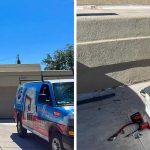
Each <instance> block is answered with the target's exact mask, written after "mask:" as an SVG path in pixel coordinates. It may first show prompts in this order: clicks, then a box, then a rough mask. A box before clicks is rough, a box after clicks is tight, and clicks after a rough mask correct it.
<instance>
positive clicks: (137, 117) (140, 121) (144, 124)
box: [108, 112, 150, 141]
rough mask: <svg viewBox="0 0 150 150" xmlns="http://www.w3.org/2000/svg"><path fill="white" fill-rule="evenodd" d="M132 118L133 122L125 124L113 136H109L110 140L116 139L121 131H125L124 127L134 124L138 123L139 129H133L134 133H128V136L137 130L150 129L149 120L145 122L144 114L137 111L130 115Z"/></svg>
mask: <svg viewBox="0 0 150 150" xmlns="http://www.w3.org/2000/svg"><path fill="white" fill-rule="evenodd" d="M130 119H131V121H132V122H130V123H127V124H125V125H124V126H122V127H121V128H120V129H119V130H118V131H117V132H116V133H115V134H113V135H112V136H111V137H109V138H108V141H113V140H115V139H116V137H117V136H118V135H119V134H120V133H124V130H123V129H124V128H126V127H127V126H130V125H133V124H137V125H138V129H136V130H135V131H133V132H132V133H130V134H128V135H126V137H128V136H130V135H131V134H133V133H134V132H136V131H141V130H144V129H150V125H149V123H148V122H144V119H143V116H142V115H141V114H140V113H139V112H137V113H135V114H133V115H131V116H130Z"/></svg>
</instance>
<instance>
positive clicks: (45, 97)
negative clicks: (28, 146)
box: [36, 84, 52, 137]
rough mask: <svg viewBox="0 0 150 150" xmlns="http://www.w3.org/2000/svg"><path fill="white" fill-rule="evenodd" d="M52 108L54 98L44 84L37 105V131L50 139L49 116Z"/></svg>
mask: <svg viewBox="0 0 150 150" xmlns="http://www.w3.org/2000/svg"><path fill="white" fill-rule="evenodd" d="M51 108H52V98H51V94H50V89H49V85H48V84H43V85H42V86H41V89H40V93H39V96H38V104H37V114H38V120H36V131H37V132H39V133H40V134H42V135H43V136H45V137H48V127H49V123H50V121H48V119H47V116H48V113H49V111H50V110H51Z"/></svg>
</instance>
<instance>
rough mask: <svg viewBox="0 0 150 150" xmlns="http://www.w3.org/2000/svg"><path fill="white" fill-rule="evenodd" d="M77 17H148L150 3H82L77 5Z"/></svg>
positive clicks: (149, 15) (149, 14)
mask: <svg viewBox="0 0 150 150" xmlns="http://www.w3.org/2000/svg"><path fill="white" fill-rule="evenodd" d="M77 14H78V15H77V16H78V19H83V18H85V19H95V18H97V19H101V20H103V19H111V18H112V19H114V18H116V19H120V18H139V17H140V18H149V17H150V5H147V6H146V5H144V6H143V5H141V6H140V5H139V6H133V5H122V6H119V5H116V6H114V5H112V6H111V5H108V6H107V5H104V6H103V5H101V6H92V5H83V6H78V7H77Z"/></svg>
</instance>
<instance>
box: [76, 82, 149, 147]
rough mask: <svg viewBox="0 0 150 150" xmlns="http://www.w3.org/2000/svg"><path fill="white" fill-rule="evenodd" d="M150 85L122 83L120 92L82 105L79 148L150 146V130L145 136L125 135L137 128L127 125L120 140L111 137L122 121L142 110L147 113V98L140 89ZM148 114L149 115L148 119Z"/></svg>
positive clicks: (143, 133) (78, 113) (122, 123)
mask: <svg viewBox="0 0 150 150" xmlns="http://www.w3.org/2000/svg"><path fill="white" fill-rule="evenodd" d="M147 86H150V82H145V83H139V84H135V85H131V86H129V87H118V88H117V89H115V90H114V92H115V94H116V96H115V97H113V98H109V99H105V100H100V101H98V102H92V103H88V104H84V105H79V106H78V111H77V116H78V118H77V119H78V128H77V130H78V138H77V142H78V149H79V150H150V130H144V131H142V132H141V134H142V136H141V137H140V138H136V136H134V135H133V136H130V137H125V135H127V134H128V133H131V132H132V131H134V130H135V128H137V127H136V126H135V125H133V126H131V127H128V128H127V129H125V134H120V135H119V136H118V137H117V138H116V140H114V141H107V139H108V138H109V137H110V136H111V135H113V134H114V133H115V132H116V131H117V130H118V129H119V128H120V127H121V126H122V125H124V124H126V123H128V122H130V115H132V114H133V113H136V112H138V111H139V112H141V113H142V114H143V115H144V116H145V101H144V98H143V97H142V96H141V95H140V90H141V89H143V88H144V87H147ZM146 119H147V118H146V117H145V120H146Z"/></svg>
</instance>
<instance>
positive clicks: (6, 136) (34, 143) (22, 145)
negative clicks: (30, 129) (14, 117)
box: [0, 121, 48, 150]
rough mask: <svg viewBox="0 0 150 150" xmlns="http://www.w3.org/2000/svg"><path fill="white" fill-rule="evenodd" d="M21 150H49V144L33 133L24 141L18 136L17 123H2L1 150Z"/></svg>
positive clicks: (0, 122)
mask: <svg viewBox="0 0 150 150" xmlns="http://www.w3.org/2000/svg"><path fill="white" fill-rule="evenodd" d="M4 122H5V123H4ZM21 149H22V150H48V143H47V142H46V141H44V140H43V139H41V138H39V137H37V136H36V135H33V134H32V133H28V137H26V138H23V139H22V138H20V137H18V135H17V131H16V124H15V123H12V122H9V121H0V150H21Z"/></svg>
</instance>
